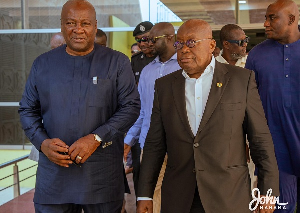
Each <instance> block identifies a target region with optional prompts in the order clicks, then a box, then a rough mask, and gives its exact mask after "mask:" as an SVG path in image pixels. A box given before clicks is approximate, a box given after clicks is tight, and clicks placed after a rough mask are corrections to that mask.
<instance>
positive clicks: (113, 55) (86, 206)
mask: <svg viewBox="0 0 300 213" xmlns="http://www.w3.org/2000/svg"><path fill="white" fill-rule="evenodd" d="M61 31H62V33H63V35H64V38H65V41H66V45H62V46H60V47H57V48H55V49H53V50H51V51H49V52H46V53H44V54H42V55H41V56H39V57H38V58H37V59H36V60H35V61H34V63H33V65H32V69H31V72H30V75H29V77H28V80H27V83H26V86H25V91H24V93H23V96H22V99H21V101H20V108H19V114H20V117H21V123H22V127H23V129H24V131H25V134H26V136H27V137H28V138H29V139H30V141H31V142H32V144H33V145H34V146H35V147H36V148H37V149H38V150H39V151H40V153H39V162H38V168H37V175H36V187H35V194H34V205H35V212H37V213H81V212H82V210H84V212H85V213H94V212H97V213H107V212H110V213H119V212H120V211H121V209H122V204H123V199H124V175H123V173H124V171H123V151H124V142H123V140H124V134H125V132H127V131H128V129H129V128H130V126H132V124H133V123H134V121H135V120H136V119H137V117H138V114H139V110H140V101H139V95H138V92H137V90H136V84H135V81H134V76H133V75H132V69H131V66H130V62H129V59H128V57H127V56H125V55H124V54H122V53H120V52H117V51H114V50H111V49H110V48H107V47H103V46H100V45H94V41H95V35H96V31H97V20H96V11H95V8H94V7H93V5H91V4H90V3H89V2H88V1H85V0H69V1H67V2H66V3H65V4H64V5H63V8H62V12H61Z"/></svg>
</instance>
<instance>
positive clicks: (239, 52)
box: [216, 24, 249, 67]
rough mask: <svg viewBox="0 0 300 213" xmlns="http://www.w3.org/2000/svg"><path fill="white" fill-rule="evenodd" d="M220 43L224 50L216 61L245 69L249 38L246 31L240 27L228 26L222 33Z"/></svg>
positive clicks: (223, 28)
mask: <svg viewBox="0 0 300 213" xmlns="http://www.w3.org/2000/svg"><path fill="white" fill-rule="evenodd" d="M220 41H221V45H222V48H223V49H222V50H221V52H220V54H219V55H218V56H217V57H216V60H217V61H219V62H221V63H225V64H232V65H235V66H239V67H245V64H246V60H247V53H246V47H247V44H248V42H249V37H247V36H246V35H245V32H244V30H243V29H242V28H241V27H239V26H238V25H235V24H227V25H225V26H223V27H222V29H221V31H220Z"/></svg>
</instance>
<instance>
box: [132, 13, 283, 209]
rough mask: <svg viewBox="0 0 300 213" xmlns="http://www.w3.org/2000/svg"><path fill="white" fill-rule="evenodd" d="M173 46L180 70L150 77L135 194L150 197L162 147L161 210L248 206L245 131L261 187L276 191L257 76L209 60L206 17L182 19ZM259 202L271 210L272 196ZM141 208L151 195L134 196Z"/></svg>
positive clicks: (264, 190) (212, 42)
mask: <svg viewBox="0 0 300 213" xmlns="http://www.w3.org/2000/svg"><path fill="white" fill-rule="evenodd" d="M174 46H175V48H176V50H177V60H178V63H179V65H180V66H181V68H182V69H181V70H178V71H176V72H173V73H171V74H169V75H167V76H164V77H162V78H159V79H157V80H156V82H155V93H154V101H153V107H152V115H151V122H150V129H149V131H148V134H147V137H146V140H145V145H144V149H143V159H142V163H141V171H140V181H139V191H138V197H150V198H152V197H153V193H154V189H155V185H156V181H157V179H158V176H159V173H160V170H161V165H162V164H163V162H164V158H165V154H166V153H168V164H167V166H166V171H165V175H164V180H163V183H162V192H161V212H163V213H174V212H180V213H204V212H205V213H216V212H218V213H219V212H222V213H232V212H242V213H246V212H249V213H250V212H251V210H250V209H249V203H250V202H251V190H250V178H249V173H248V172H249V171H248V167H247V156H246V152H245V149H246V141H245V137H246V134H247V136H248V139H249V144H250V149H251V156H252V159H253V161H254V163H255V165H256V166H257V167H258V168H261V169H259V170H258V177H259V180H258V188H259V190H260V194H261V195H264V196H265V195H267V190H268V189H270V188H271V189H272V190H273V194H272V195H275V196H278V195H279V187H278V169H277V164H276V159H275V154H274V147H273V143H272V137H271V134H270V131H269V129H268V125H267V122H266V119H265V116H264V110H263V107H262V104H261V101H260V98H259V95H258V92H257V87H256V83H255V75H254V73H253V72H252V71H250V70H246V69H244V68H241V67H237V66H232V65H230V64H224V63H219V62H217V61H215V58H214V57H213V56H212V52H213V50H214V49H215V46H216V42H215V40H214V39H213V38H212V29H211V27H210V25H209V24H208V23H207V22H205V21H204V20H199V19H191V20H188V21H186V22H185V23H183V25H181V26H180V28H179V30H178V32H177V41H176V42H175V43H174ZM259 204H260V205H261V206H262V210H261V209H259V211H260V213H261V212H273V211H274V205H272V204H270V202H268V204H263V202H259ZM265 207H266V208H267V209H266V208H265ZM258 208H260V207H258ZM269 208H272V209H269ZM144 212H148V213H152V212H153V203H152V201H149V200H139V201H138V207H137V213H144Z"/></svg>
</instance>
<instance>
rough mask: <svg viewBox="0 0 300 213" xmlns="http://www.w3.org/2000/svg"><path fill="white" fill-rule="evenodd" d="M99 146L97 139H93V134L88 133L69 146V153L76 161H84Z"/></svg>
mask: <svg viewBox="0 0 300 213" xmlns="http://www.w3.org/2000/svg"><path fill="white" fill-rule="evenodd" d="M98 146H100V143H99V142H98V141H95V140H94V135H93V134H89V135H87V136H84V137H82V138H79V139H78V140H77V141H75V142H74V143H73V144H72V145H71V146H70V148H69V155H70V157H71V159H72V160H74V161H75V162H76V163H84V162H85V161H86V160H87V159H88V158H89V157H90V156H91V155H92V154H93V153H94V152H95V150H96V149H97V147H98Z"/></svg>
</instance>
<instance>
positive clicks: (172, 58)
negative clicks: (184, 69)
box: [153, 53, 177, 64]
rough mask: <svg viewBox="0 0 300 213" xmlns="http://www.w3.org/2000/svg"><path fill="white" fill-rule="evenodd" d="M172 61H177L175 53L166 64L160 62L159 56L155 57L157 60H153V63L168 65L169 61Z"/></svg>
mask: <svg viewBox="0 0 300 213" xmlns="http://www.w3.org/2000/svg"><path fill="white" fill-rule="evenodd" d="M171 60H177V53H175V54H174V55H173V56H172V57H171V58H170V59H169V60H167V61H165V62H161V61H160V60H159V55H158V56H156V57H155V59H154V60H153V63H163V64H166V63H168V62H169V61H171Z"/></svg>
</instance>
